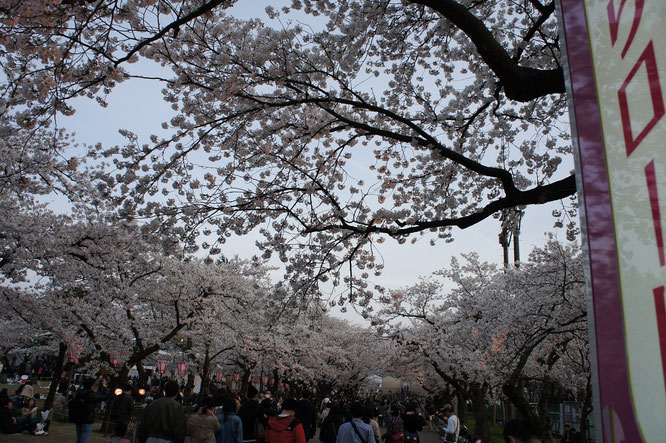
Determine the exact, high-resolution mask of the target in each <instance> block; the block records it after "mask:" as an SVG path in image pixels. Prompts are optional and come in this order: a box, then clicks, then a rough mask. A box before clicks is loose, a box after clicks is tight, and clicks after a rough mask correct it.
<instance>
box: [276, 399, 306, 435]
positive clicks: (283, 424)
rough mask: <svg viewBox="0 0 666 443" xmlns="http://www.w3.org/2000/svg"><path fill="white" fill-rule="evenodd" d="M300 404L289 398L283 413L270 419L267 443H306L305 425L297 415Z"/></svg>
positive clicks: (285, 402) (284, 404)
mask: <svg viewBox="0 0 666 443" xmlns="http://www.w3.org/2000/svg"><path fill="white" fill-rule="evenodd" d="M297 406H298V402H297V401H296V400H294V399H293V398H288V399H286V400H285V401H284V403H283V404H282V411H281V412H280V415H278V416H276V417H270V418H269V419H268V426H267V428H266V443H306V441H307V440H306V437H305V431H304V429H303V424H302V423H301V422H300V420H299V419H298V418H296V417H295V415H296V408H297Z"/></svg>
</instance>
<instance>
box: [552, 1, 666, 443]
mask: <svg viewBox="0 0 666 443" xmlns="http://www.w3.org/2000/svg"><path fill="white" fill-rule="evenodd" d="M560 18H561V20H560V23H561V29H562V31H563V32H562V34H563V36H564V37H565V38H564V40H565V42H566V44H565V47H566V68H567V69H565V71H567V74H568V84H567V86H568V92H569V97H570V104H571V106H570V107H571V111H572V112H571V116H572V119H571V120H572V127H573V129H574V139H575V143H576V144H577V147H578V150H577V151H578V158H577V176H578V177H577V178H578V189H579V196H580V200H581V212H582V225H583V231H584V245H585V248H586V252H587V264H588V282H589V290H590V294H591V295H590V301H591V304H590V325H591V330H592V335H593V337H592V339H593V340H592V344H593V346H592V348H593V349H592V354H593V355H592V357H593V360H594V363H593V377H594V378H595V385H596V387H597V390H596V394H595V403H596V404H595V408H596V412H597V426H596V427H597V429H598V430H599V431H598V433H599V432H601V433H603V439H600V440H601V441H604V442H613V443H614V442H622V441H625V442H638V441H650V442H652V441H664V435H666V420H664V413H665V412H666V302H665V299H664V296H665V292H666V291H665V287H666V258H665V253H666V252H665V249H664V242H665V238H664V236H665V234H666V232H665V230H666V222H665V221H664V220H665V216H666V173H665V172H666V117H664V114H665V108H666V106H665V104H664V96H665V95H664V94H665V93H666V89H665V88H666V1H664V0H560ZM581 190H582V192H580V191H581Z"/></svg>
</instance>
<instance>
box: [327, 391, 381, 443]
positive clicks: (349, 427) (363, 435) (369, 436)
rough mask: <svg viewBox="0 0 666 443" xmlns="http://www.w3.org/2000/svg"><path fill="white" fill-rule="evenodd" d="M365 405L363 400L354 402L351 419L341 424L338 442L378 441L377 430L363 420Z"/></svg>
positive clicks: (367, 442) (372, 442)
mask: <svg viewBox="0 0 666 443" xmlns="http://www.w3.org/2000/svg"><path fill="white" fill-rule="evenodd" d="M363 411H364V407H363V404H362V403H361V402H358V401H357V402H354V403H353V404H352V406H351V409H350V414H351V416H352V419H351V421H348V422H347V423H345V424H343V425H342V426H340V429H339V430H338V438H337V439H336V440H335V441H336V443H376V442H375V432H374V431H373V430H372V427H371V426H370V425H369V424H366V423H364V422H363V420H361V418H362V417H363Z"/></svg>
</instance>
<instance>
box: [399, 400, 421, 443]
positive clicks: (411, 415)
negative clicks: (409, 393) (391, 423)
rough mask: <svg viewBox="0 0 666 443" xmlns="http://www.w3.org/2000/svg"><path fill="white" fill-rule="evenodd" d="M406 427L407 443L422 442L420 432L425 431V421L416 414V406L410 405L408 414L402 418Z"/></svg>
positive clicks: (408, 405)
mask: <svg viewBox="0 0 666 443" xmlns="http://www.w3.org/2000/svg"><path fill="white" fill-rule="evenodd" d="M402 421H403V423H404V425H405V441H406V442H407V443H410V442H411V443H418V442H419V441H421V440H420V438H419V432H420V431H422V430H423V425H424V424H425V420H424V419H423V417H421V416H420V415H419V414H418V413H417V412H416V404H415V403H412V402H410V403H408V404H407V412H405V415H404V416H403V417H402Z"/></svg>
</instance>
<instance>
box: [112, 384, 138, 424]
mask: <svg viewBox="0 0 666 443" xmlns="http://www.w3.org/2000/svg"><path fill="white" fill-rule="evenodd" d="M133 410H134V397H132V384H131V383H127V384H125V386H123V392H122V393H121V394H120V395H117V396H116V398H115V399H114V400H113V406H112V407H111V420H113V421H114V422H115V423H119V422H120V423H124V424H125V425H128V424H129V422H130V419H131V418H132V411H133Z"/></svg>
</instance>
